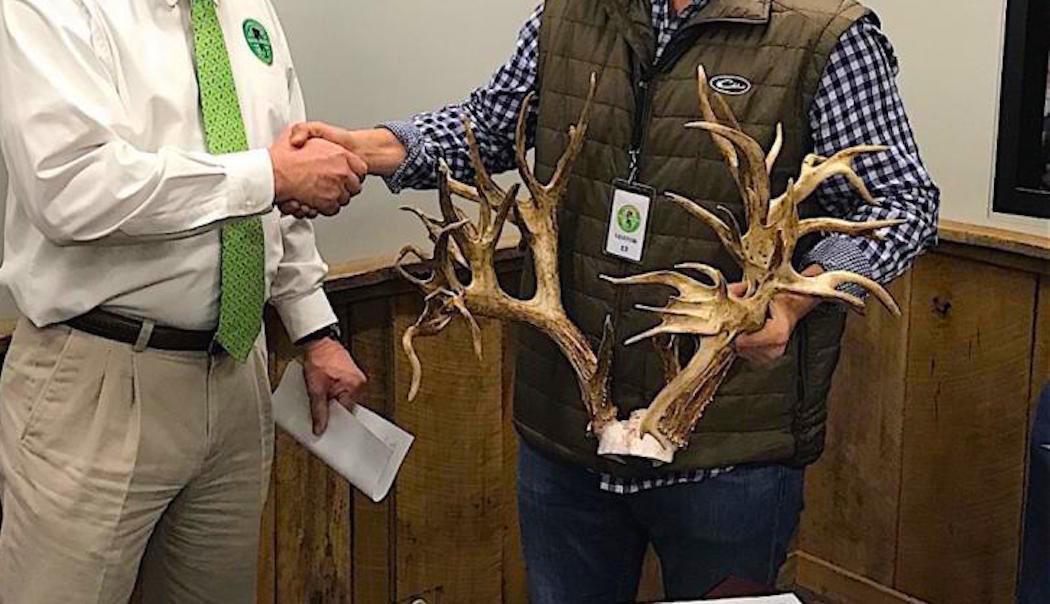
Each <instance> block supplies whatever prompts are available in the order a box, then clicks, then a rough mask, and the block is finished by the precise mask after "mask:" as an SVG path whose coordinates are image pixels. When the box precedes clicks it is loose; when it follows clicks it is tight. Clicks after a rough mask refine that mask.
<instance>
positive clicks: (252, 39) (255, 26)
mask: <svg viewBox="0 0 1050 604" xmlns="http://www.w3.org/2000/svg"><path fill="white" fill-rule="evenodd" d="M244 39H245V40H247V41H248V48H250V49H252V52H253V53H255V56H257V57H259V60H260V61H262V62H263V63H266V64H267V65H273V43H271V42H270V34H269V32H267V31H266V28H265V27H263V24H262V23H259V22H258V21H256V20H255V19H248V20H247V21H245V22H244Z"/></svg>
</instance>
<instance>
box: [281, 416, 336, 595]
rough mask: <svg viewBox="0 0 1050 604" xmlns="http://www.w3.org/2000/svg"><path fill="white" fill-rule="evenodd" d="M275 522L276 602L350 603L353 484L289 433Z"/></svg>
mask: <svg viewBox="0 0 1050 604" xmlns="http://www.w3.org/2000/svg"><path fill="white" fill-rule="evenodd" d="M275 518H276V522H277V540H276V548H277V556H276V558H277V590H276V591H277V601H278V602H280V603H293V602H294V603H299V602H312V603H313V602H316V603H324V604H328V603H342V602H350V601H351V600H350V598H351V591H350V574H351V561H350V543H351V534H350V531H351V525H350V486H349V484H348V483H347V482H346V481H345V480H344V479H343V478H342V477H340V476H339V475H337V474H335V473H334V472H332V471H331V470H329V469H328V467H327V466H325V464H324V463H323V462H321V461H320V460H318V459H317V458H315V457H314V456H313V455H311V454H310V453H309V452H308V451H307V450H306V449H304V448H303V447H301V446H299V444H298V443H296V442H295V440H294V439H292V437H291V436H288V435H287V434H285V433H284V432H280V433H279V434H278V436H277V462H276V515H275Z"/></svg>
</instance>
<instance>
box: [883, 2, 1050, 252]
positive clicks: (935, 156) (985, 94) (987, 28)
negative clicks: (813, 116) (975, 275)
mask: <svg viewBox="0 0 1050 604" xmlns="http://www.w3.org/2000/svg"><path fill="white" fill-rule="evenodd" d="M867 3H868V4H869V5H870V6H871V7H872V8H874V9H875V10H876V11H878V13H879V15H880V16H881V17H882V20H883V26H884V28H885V30H886V32H887V33H888V34H889V36H890V38H891V40H892V41H893V43H894V45H895V46H896V48H897V54H898V56H899V57H900V60H901V87H902V91H903V94H904V97H905V102H906V104H907V107H908V113H909V114H910V116H911V119H912V125H913V126H914V127H915V131H916V133H917V135H918V138H919V146H920V147H921V150H922V154H923V157H924V159H925V160H926V162H927V163H928V164H929V167H930V171H931V172H932V173H933V176H934V179H935V180H936V181H937V183H938V184H939V185H940V186H941V189H942V191H943V204H944V205H943V210H942V217H943V218H946V219H950V220H958V221H962V222H969V223H975V224H981V225H987V226H995V227H999V228H1004V229H1011V230H1016V231H1025V232H1028V233H1034V234H1037V235H1044V236H1050V221H1047V220H1035V219H1024V218H1019V217H1015V216H1006V215H1001V214H994V213H992V211H991V199H992V188H993V185H994V171H995V153H996V131H997V129H998V125H999V89H1000V85H1001V80H1000V78H1001V74H1002V56H1003V39H1004V32H1005V18H1006V0H922V1H919V2H914V1H906V0H867Z"/></svg>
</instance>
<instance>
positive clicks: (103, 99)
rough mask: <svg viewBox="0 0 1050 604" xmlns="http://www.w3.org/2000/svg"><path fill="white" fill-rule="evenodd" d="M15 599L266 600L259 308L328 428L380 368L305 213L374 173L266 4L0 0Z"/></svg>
mask: <svg viewBox="0 0 1050 604" xmlns="http://www.w3.org/2000/svg"><path fill="white" fill-rule="evenodd" d="M0 107H2V110H0V141H2V144H3V151H4V154H5V157H6V161H7V167H8V171H9V173H10V185H9V190H8V194H7V228H6V233H5V241H4V243H5V259H4V264H3V268H2V270H0V280H2V282H3V284H4V285H6V286H8V287H10V289H11V291H12V292H13V294H14V297H15V300H16V301H17V303H18V307H19V309H20V310H21V312H22V314H23V315H24V317H25V319H23V320H22V321H21V322H20V324H19V325H18V328H17V331H16V333H15V336H14V340H13V342H12V345H11V349H10V353H9V355H8V357H7V361H6V363H5V366H4V370H3V375H2V382H0V495H2V503H3V513H4V518H3V524H2V528H0V602H3V603H4V604H38V603H51V602H56V603H57V602H61V603H64V604H65V603H79V602H85V603H87V602H92V603H94V602H107V603H108V602H113V603H117V602H126V601H127V599H128V597H129V595H130V594H131V591H132V588H133V585H134V582H135V578H136V575H137V573H138V571H139V569H140V566H141V569H142V576H143V581H144V591H145V596H146V601H148V602H223V603H230V602H251V601H254V597H255V584H256V559H257V554H256V552H257V546H258V540H259V515H260V512H261V510H262V506H263V503H264V500H265V498H266V490H267V486H268V483H269V475H270V462H271V454H272V443H273V424H272V419H271V413H270V398H269V384H268V380H267V371H266V354H265V349H264V337H263V334H262V333H261V332H262V329H261V322H262V320H261V316H262V311H263V308H262V306H263V304H264V302H265V301H267V300H268V301H269V302H270V303H271V304H272V305H273V306H274V307H275V308H276V309H277V312H278V314H279V315H280V317H281V319H282V320H283V322H284V325H285V327H286V328H287V330H288V332H289V333H290V335H291V336H292V338H293V339H295V340H297V341H298V342H299V343H300V344H301V345H302V346H303V348H304V350H305V367H306V378H307V382H308V384H309V388H310V392H311V396H312V398H313V399H314V404H313V412H314V419H315V422H314V423H315V430H316V431H318V432H321V431H323V430H324V428H325V426H326V424H327V413H328V402H329V401H333V400H337V401H338V402H339V403H341V404H344V405H352V404H353V398H354V396H355V394H356V392H357V391H358V389H359V388H360V387H361V386H362V384H363V383H364V380H365V378H364V376H363V375H362V373H361V372H360V370H359V369H358V368H357V366H356V365H355V364H354V362H353V361H352V359H351V358H350V356H349V354H348V353H347V352H346V350H345V349H344V348H343V347H342V345H341V343H340V342H339V334H338V329H337V327H336V325H337V321H336V318H335V315H334V314H333V312H332V309H331V307H330V305H329V303H328V300H327V298H326V296H325V294H324V292H323V291H322V288H321V285H322V279H323V278H324V276H325V273H326V270H327V267H326V266H325V264H324V263H323V262H322V260H321V258H320V256H319V254H318V252H317V249H316V246H315V243H314V235H313V230H312V227H311V225H310V224H309V223H308V222H304V221H302V220H296V219H295V218H291V217H281V215H280V213H279V212H277V211H276V210H275V209H274V204H275V202H278V203H279V202H286V201H289V200H295V201H297V202H298V203H299V204H300V205H301V206H304V207H308V208H310V209H311V210H310V212H311V214H310V215H314V214H316V213H323V214H329V215H330V214H334V213H336V212H338V210H339V209H340V207H341V206H342V205H345V204H346V203H348V202H349V200H350V197H351V196H352V195H353V194H356V193H357V192H359V191H360V187H361V179H362V177H363V174H365V172H366V170H367V168H366V166H364V164H363V162H361V160H360V159H358V158H357V157H356V156H353V155H352V154H350V153H348V152H347V151H345V150H343V149H342V148H340V147H337V146H335V145H332V144H329V143H326V142H323V141H311V143H310V144H309V145H308V146H306V147H304V148H302V149H301V150H300V149H293V148H292V147H291V145H290V144H289V142H288V137H287V134H282V133H284V132H285V130H286V128H287V126H288V125H289V124H292V123H296V122H299V121H302V120H303V119H304V118H305V111H304V108H303V99H302V95H301V92H300V89H299V84H298V82H297V80H296V75H295V71H294V69H293V66H292V61H291V57H290V55H289V51H288V46H287V44H286V42H285V38H284V35H283V32H282V30H281V26H280V23H279V22H278V19H277V15H276V13H275V12H274V10H273V8H272V6H271V5H270V3H269V1H268V0H0Z"/></svg>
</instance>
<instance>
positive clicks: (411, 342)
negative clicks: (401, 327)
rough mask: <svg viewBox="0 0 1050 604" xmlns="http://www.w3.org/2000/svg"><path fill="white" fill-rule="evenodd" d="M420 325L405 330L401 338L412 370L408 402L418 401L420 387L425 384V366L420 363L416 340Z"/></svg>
mask: <svg viewBox="0 0 1050 604" xmlns="http://www.w3.org/2000/svg"><path fill="white" fill-rule="evenodd" d="M417 331H419V326H418V325H412V326H410V327H409V328H408V329H406V330H405V333H404V334H403V335H402V336H401V347H402V348H403V349H404V350H405V356H407V357H408V364H409V366H410V367H411V368H412V383H411V385H410V386H409V388H408V401H409V402H412V401H414V400H416V397H417V396H418V395H419V387H420V386H421V385H422V384H423V364H422V363H421V362H420V361H419V353H418V352H416V346H415V339H416V332H417Z"/></svg>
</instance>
